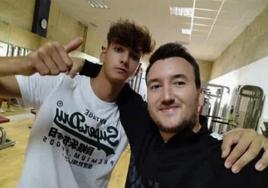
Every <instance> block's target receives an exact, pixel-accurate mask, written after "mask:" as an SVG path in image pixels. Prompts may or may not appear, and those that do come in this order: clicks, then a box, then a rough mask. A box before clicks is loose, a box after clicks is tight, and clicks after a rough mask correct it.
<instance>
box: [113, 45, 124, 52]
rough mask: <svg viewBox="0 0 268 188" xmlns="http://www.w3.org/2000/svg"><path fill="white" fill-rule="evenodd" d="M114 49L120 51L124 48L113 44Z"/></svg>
mask: <svg viewBox="0 0 268 188" xmlns="http://www.w3.org/2000/svg"><path fill="white" fill-rule="evenodd" d="M114 51H116V52H118V53H120V52H123V51H124V49H123V48H122V47H120V46H115V47H114Z"/></svg>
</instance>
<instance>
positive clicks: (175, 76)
mask: <svg viewBox="0 0 268 188" xmlns="http://www.w3.org/2000/svg"><path fill="white" fill-rule="evenodd" d="M178 78H182V79H185V80H187V77H186V76H185V75H184V74H175V75H173V76H172V77H171V79H172V80H174V79H178ZM153 82H159V78H153V79H149V80H148V82H147V85H149V84H151V83H153Z"/></svg>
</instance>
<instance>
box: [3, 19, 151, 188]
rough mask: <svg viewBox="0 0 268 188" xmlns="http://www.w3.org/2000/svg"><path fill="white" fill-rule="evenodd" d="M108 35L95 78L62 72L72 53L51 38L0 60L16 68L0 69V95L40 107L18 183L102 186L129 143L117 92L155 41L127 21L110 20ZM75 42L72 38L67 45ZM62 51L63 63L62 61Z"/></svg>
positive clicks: (71, 46)
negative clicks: (20, 54)
mask: <svg viewBox="0 0 268 188" xmlns="http://www.w3.org/2000/svg"><path fill="white" fill-rule="evenodd" d="M107 41H108V45H107V47H106V48H103V49H102V51H101V55H100V60H101V62H102V63H103V68H102V70H101V72H100V74H98V76H97V77H96V78H94V79H90V78H89V77H85V76H80V75H78V76H76V77H75V78H74V79H72V78H71V77H70V76H68V75H66V74H59V72H66V71H67V70H69V67H68V66H69V65H71V59H70V58H69V57H68V56H67V55H66V54H61V53H57V52H58V51H60V50H62V49H61V48H62V47H61V46H60V45H59V44H58V43H48V44H47V45H45V46H43V47H41V48H40V49H38V50H37V51H35V52H33V53H32V54H30V55H29V56H27V57H26V58H9V59H5V58H4V59H2V62H4V61H6V63H1V65H2V66H1V67H0V69H1V70H0V74H1V75H14V74H21V75H17V76H16V77H15V76H9V77H1V82H0V85H1V95H5V96H13V97H17V98H19V99H20V102H21V104H22V105H23V106H31V107H34V108H36V109H38V113H37V116H36V120H35V122H34V125H33V128H32V132H31V135H30V140H29V145H28V148H27V152H26V156H25V164H24V169H23V172H22V177H21V180H20V183H19V187H23V188H24V187H25V188H36V187H38V188H40V187H45V188H47V187H49V188H53V187H55V188H56V187H62V188H63V187H64V188H68V187H69V188H76V187H77V188H78V187H87V188H97V187H106V186H107V183H108V180H109V177H110V175H111V171H112V169H113V167H114V166H115V164H116V162H117V160H118V159H119V156H120V154H121V153H122V152H123V150H124V149H125V147H126V145H127V143H128V140H127V137H126V135H125V132H124V130H123V128H122V125H121V122H120V120H119V111H118V107H117V105H116V103H115V101H116V98H117V96H118V94H119V92H120V91H121V89H122V87H123V86H124V85H125V82H126V81H127V79H128V78H129V77H130V76H132V75H133V74H134V73H135V70H136V69H137V68H138V66H139V61H140V58H141V57H142V56H143V55H144V54H147V53H149V52H151V51H152V49H153V47H154V42H153V41H152V39H151V36H150V33H149V32H148V30H147V29H146V28H143V27H140V26H137V25H136V24H135V23H132V22H130V21H122V20H120V21H118V22H116V23H114V24H113V25H112V26H111V27H110V30H109V33H108V35H107ZM80 44H81V40H79V39H78V40H74V41H72V43H71V44H69V47H68V48H69V50H72V49H75V48H77V47H79V45H80ZM47 54H50V55H51V56H50V55H47ZM62 59H63V60H65V61H67V63H66V64H64V63H60V62H61V61H62ZM54 63H55V64H54ZM68 63H69V64H68ZM56 69H58V70H56ZM36 72H38V73H40V74H43V75H46V74H52V75H54V74H59V75H57V76H40V74H34V73H36ZM22 75H31V76H22Z"/></svg>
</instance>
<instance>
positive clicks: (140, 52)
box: [109, 42, 143, 56]
mask: <svg viewBox="0 0 268 188" xmlns="http://www.w3.org/2000/svg"><path fill="white" fill-rule="evenodd" d="M117 45H118V46H121V47H124V48H126V49H127V50H129V51H130V52H131V53H135V54H136V55H139V56H142V55H143V53H142V50H140V49H138V48H137V49H134V48H132V47H131V46H128V45H126V44H123V43H120V42H111V44H110V45H109V46H117Z"/></svg>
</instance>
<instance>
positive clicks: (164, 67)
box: [147, 57, 194, 81]
mask: <svg viewBox="0 0 268 188" xmlns="http://www.w3.org/2000/svg"><path fill="white" fill-rule="evenodd" d="M175 75H184V76H185V77H186V78H188V79H194V70H193V66H192V65H191V64H190V63H189V62H188V61H186V60H185V59H184V58H181V57H170V58H166V59H161V60H157V61H156V62H155V63H154V64H153V65H152V67H151V69H150V70H149V72H148V75H147V78H148V81H149V80H151V79H164V78H171V77H173V76H175Z"/></svg>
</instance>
